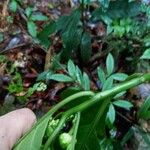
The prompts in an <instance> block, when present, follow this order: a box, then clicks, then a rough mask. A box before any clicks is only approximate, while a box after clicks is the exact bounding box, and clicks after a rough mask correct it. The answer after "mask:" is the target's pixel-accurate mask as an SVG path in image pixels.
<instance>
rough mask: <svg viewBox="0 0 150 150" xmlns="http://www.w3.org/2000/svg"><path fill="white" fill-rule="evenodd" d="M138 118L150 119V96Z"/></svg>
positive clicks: (140, 110)
mask: <svg viewBox="0 0 150 150" xmlns="http://www.w3.org/2000/svg"><path fill="white" fill-rule="evenodd" d="M138 117H139V118H143V119H146V120H148V119H150V96H149V97H148V98H147V99H146V100H145V101H144V103H143V105H142V106H141V108H140V109H139V111H138Z"/></svg>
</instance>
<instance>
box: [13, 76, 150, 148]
mask: <svg viewBox="0 0 150 150" xmlns="http://www.w3.org/2000/svg"><path fill="white" fill-rule="evenodd" d="M148 80H150V75H149V74H145V75H141V76H139V77H137V78H135V79H131V80H129V81H126V82H124V83H122V84H120V85H117V86H115V87H113V88H111V89H110V90H106V91H103V92H99V93H93V92H91V91H84V92H79V93H76V94H74V95H71V96H69V97H67V98H66V99H64V100H62V102H60V103H59V104H57V105H56V106H54V107H53V108H52V109H51V110H50V111H49V112H48V113H47V114H46V115H45V116H44V117H43V118H42V119H41V120H40V121H39V122H38V123H37V124H36V125H35V126H34V128H33V129H32V130H31V131H30V132H29V133H28V134H27V135H26V136H24V137H23V139H22V140H20V142H19V143H18V144H17V145H16V146H15V147H14V149H15V150H17V149H22V150H24V149H29V150H32V149H34V148H35V147H36V149H40V147H41V145H42V142H43V136H44V134H45V130H46V128H47V125H48V122H49V120H50V118H51V117H52V118H55V117H56V116H55V115H54V114H56V112H58V110H60V109H62V108H64V106H65V105H67V104H70V103H74V106H73V107H70V108H69V109H68V110H66V111H65V112H63V113H60V114H59V115H58V114H57V116H58V117H59V123H58V125H57V127H56V128H55V130H54V131H53V132H52V133H51V135H50V136H49V138H48V140H47V141H46V143H43V144H44V148H43V149H44V150H46V149H48V148H49V146H50V147H51V148H52V147H53V148H54V147H55V142H56V143H57V140H56V141H55V139H56V137H57V136H58V134H59V133H60V131H61V132H62V129H63V127H64V124H65V122H67V120H68V118H69V117H70V116H71V115H75V116H77V115H78V114H79V116H80V117H79V122H78V121H77V122H78V123H76V125H77V128H76V130H74V131H76V132H75V133H77V134H76V139H77V141H78V142H77V143H76V144H74V146H75V149H81V148H85V147H88V148H89V149H91V148H90V146H91V145H92V149H93V148H94V149H100V145H99V142H98V141H99V137H105V123H104V122H105V119H106V114H107V111H108V106H109V105H110V101H111V99H112V98H113V97H114V96H115V95H116V94H119V93H120V92H122V91H125V90H127V89H129V88H132V87H134V86H137V85H139V84H141V83H143V82H145V81H148ZM84 97H86V100H84V101H83V100H82V99H83V98H84ZM77 99H78V100H80V103H79V104H77V105H76V104H75V102H76V100H77ZM91 111H92V113H91ZM100 122H103V124H99V123H100ZM74 124H75V123H74ZM93 142H94V143H93ZM93 146H94V147H93ZM73 149H74V147H73Z"/></svg>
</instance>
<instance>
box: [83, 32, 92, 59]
mask: <svg viewBox="0 0 150 150" xmlns="http://www.w3.org/2000/svg"><path fill="white" fill-rule="evenodd" d="M91 53H92V47H91V36H90V34H89V33H88V32H84V34H83V36H82V39H81V57H82V59H83V61H84V62H88V61H89V60H90V57H91Z"/></svg>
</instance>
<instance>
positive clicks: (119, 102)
mask: <svg viewBox="0 0 150 150" xmlns="http://www.w3.org/2000/svg"><path fill="white" fill-rule="evenodd" d="M113 104H114V105H115V106H118V107H122V108H125V109H130V108H131V107H133V104H132V103H130V102H128V101H125V100H117V101H114V102H113Z"/></svg>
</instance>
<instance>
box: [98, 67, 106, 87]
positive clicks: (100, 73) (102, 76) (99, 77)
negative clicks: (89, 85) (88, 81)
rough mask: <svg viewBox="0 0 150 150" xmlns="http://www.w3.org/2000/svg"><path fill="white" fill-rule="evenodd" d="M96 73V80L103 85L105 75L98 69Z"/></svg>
mask: <svg viewBox="0 0 150 150" xmlns="http://www.w3.org/2000/svg"><path fill="white" fill-rule="evenodd" d="M97 72H98V79H99V80H100V82H101V83H102V85H103V84H104V83H105V80H106V75H105V73H104V71H103V70H102V69H101V68H100V67H98V68H97Z"/></svg>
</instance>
